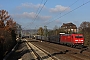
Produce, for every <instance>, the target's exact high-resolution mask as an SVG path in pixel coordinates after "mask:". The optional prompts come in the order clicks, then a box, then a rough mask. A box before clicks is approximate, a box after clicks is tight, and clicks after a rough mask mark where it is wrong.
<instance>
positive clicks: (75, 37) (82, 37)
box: [75, 36, 83, 38]
mask: <svg viewBox="0 0 90 60" xmlns="http://www.w3.org/2000/svg"><path fill="white" fill-rule="evenodd" d="M75 38H83V36H75Z"/></svg>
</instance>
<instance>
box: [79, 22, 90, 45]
mask: <svg viewBox="0 0 90 60" xmlns="http://www.w3.org/2000/svg"><path fill="white" fill-rule="evenodd" d="M78 29H79V33H82V34H83V35H84V37H85V45H90V22H86V21H85V22H82V23H81V24H80V27H79V28H78Z"/></svg>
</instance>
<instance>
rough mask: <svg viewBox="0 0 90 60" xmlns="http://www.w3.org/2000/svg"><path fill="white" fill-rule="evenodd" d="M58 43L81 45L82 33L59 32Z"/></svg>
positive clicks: (82, 41) (82, 40) (82, 42)
mask: <svg viewBox="0 0 90 60" xmlns="http://www.w3.org/2000/svg"><path fill="white" fill-rule="evenodd" d="M60 43H62V44H67V45H71V46H72V47H73V46H74V47H76V46H79V45H80V46H83V44H84V37H83V35H82V34H60Z"/></svg>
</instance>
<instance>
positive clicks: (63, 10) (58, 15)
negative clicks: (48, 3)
mask: <svg viewBox="0 0 90 60" xmlns="http://www.w3.org/2000/svg"><path fill="white" fill-rule="evenodd" d="M78 1H79V0H76V1H75V2H73V3H72V4H71V5H69V6H68V8H69V7H71V6H73V5H74V4H76V3H77V2H78ZM68 8H66V9H64V10H63V11H62V12H60V13H59V14H58V15H56V16H55V17H57V16H59V15H61V14H62V13H63V12H64V11H66V10H67V9H68ZM55 17H54V18H55ZM54 18H52V19H54ZM47 22H48V21H47ZM44 23H46V22H44ZM36 26H38V25H36Z"/></svg>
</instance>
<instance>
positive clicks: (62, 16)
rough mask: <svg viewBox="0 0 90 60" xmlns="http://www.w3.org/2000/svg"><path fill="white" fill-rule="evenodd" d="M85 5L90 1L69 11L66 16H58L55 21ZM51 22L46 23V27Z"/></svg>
mask: <svg viewBox="0 0 90 60" xmlns="http://www.w3.org/2000/svg"><path fill="white" fill-rule="evenodd" d="M87 3H90V0H89V1H87V2H85V3H83V4H82V5H80V6H78V7H76V8H75V9H73V10H71V11H69V12H67V13H66V14H64V15H61V16H60V17H58V18H57V19H60V18H62V17H64V16H66V15H67V14H69V13H71V12H73V11H75V10H77V9H78V8H80V7H82V6H84V5H86V4H87ZM57 19H54V20H53V21H55V20H57ZM53 21H51V22H48V23H47V24H46V25H48V24H50V23H52V22H53Z"/></svg>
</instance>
